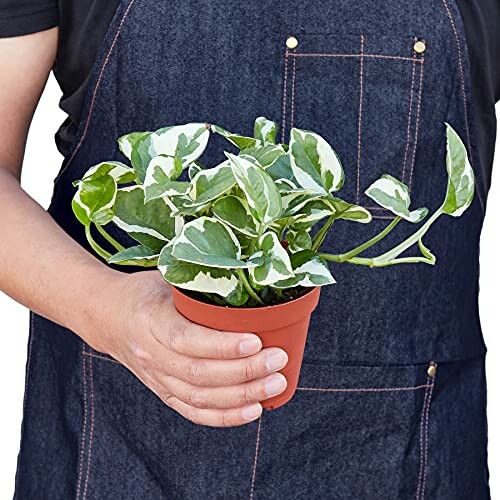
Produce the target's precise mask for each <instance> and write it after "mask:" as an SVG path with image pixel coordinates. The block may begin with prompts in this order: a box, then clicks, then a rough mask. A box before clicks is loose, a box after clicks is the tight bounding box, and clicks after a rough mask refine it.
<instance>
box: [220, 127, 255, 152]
mask: <svg viewBox="0 0 500 500" xmlns="http://www.w3.org/2000/svg"><path fill="white" fill-rule="evenodd" d="M212 131H213V132H214V133H216V134H219V135H221V136H222V137H224V138H225V139H227V140H228V141H229V142H230V143H231V144H233V145H234V146H236V147H237V148H238V149H241V150H243V149H247V148H253V147H255V146H261V145H262V143H261V142H260V141H259V140H258V139H255V138H253V137H244V136H242V135H239V134H233V133H231V132H228V131H227V130H225V129H223V128H222V127H219V126H218V125H212Z"/></svg>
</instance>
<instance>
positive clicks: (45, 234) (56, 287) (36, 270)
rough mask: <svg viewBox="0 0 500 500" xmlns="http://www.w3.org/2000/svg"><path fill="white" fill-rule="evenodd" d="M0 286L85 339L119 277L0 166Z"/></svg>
mask: <svg viewBox="0 0 500 500" xmlns="http://www.w3.org/2000/svg"><path fill="white" fill-rule="evenodd" d="M0 214H1V227H2V244H1V246H0V262H2V264H3V265H2V266H0V288H1V289H2V290H3V291H4V292H5V293H7V294H8V295H10V296H11V297H12V298H14V299H15V300H17V301H18V302H20V303H21V304H24V305H25V306H27V307H29V308H30V309H32V310H33V311H35V312H37V313H39V314H41V315H43V316H45V317H47V318H49V319H50V320H52V321H55V322H56V323H59V324H61V325H63V326H65V327H67V328H70V329H72V330H74V331H75V332H77V333H78V334H80V335H81V336H82V337H86V338H85V339H84V340H86V341H87V342H89V343H91V344H93V345H98V344H99V339H95V338H89V337H91V336H92V331H93V330H94V329H93V328H89V325H92V324H95V323H96V322H98V321H99V320H98V318H96V317H95V315H96V312H97V311H99V310H101V309H102V303H101V306H99V304H98V301H99V298H100V297H102V295H103V294H104V293H105V290H106V288H107V287H108V286H109V285H110V284H111V283H114V282H115V281H116V280H117V279H119V278H120V277H121V273H119V272H117V271H114V270H112V269H110V268H108V267H107V266H106V264H104V263H103V262H100V261H99V260H97V259H96V258H95V257H93V256H92V255H91V254H89V253H88V252H87V251H86V250H85V249H83V248H82V247H80V246H79V245H78V244H77V243H76V242H74V241H73V240H72V239H71V238H70V237H69V236H68V235H67V234H66V233H65V232H64V231H63V230H62V229H61V228H60V227H59V226H58V225H57V224H56V223H55V222H54V220H53V219H52V218H51V217H50V215H49V214H48V213H47V212H46V211H45V210H44V209H43V208H42V207H40V206H39V205H38V204H37V203H36V202H35V201H34V200H33V199H31V198H30V197H29V196H28V195H27V194H26V193H25V192H24V191H23V190H22V189H21V186H20V185H19V183H18V181H17V179H16V178H15V177H14V176H13V175H11V174H9V173H8V172H6V171H2V170H1V169H0Z"/></svg>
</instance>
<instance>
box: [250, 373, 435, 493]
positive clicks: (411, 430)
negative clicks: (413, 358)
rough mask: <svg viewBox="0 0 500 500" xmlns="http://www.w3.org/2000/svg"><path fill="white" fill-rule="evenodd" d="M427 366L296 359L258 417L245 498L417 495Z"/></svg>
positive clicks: (422, 475) (429, 379) (422, 474)
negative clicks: (281, 401) (287, 382)
mask: <svg viewBox="0 0 500 500" xmlns="http://www.w3.org/2000/svg"><path fill="white" fill-rule="evenodd" d="M431 366H434V365H419V366H386V367H363V366H360V367H353V366H338V367H331V366H320V365H307V364H306V365H304V366H303V369H302V373H301V379H300V382H299V389H298V391H297V393H296V395H295V397H294V399H293V400H292V401H291V402H290V403H288V404H287V405H285V406H284V407H283V408H281V409H278V410H276V411H273V412H266V413H265V414H264V416H263V418H262V421H261V429H260V436H259V442H258V446H257V448H258V449H257V452H256V466H255V470H254V473H255V474H254V475H255V478H254V485H253V492H252V494H253V497H254V498H255V499H259V498H262V499H263V498H332V499H334V498H335V499H343V500H345V499H356V500H360V499H368V498H377V499H378V498H380V499H382V498H383V499H384V500H388V499H399V498H410V497H411V498H415V496H416V498H417V499H419V498H423V491H424V489H425V482H426V468H427V467H426V465H427V459H428V456H427V455H428V453H427V450H428V427H429V417H430V407H431V402H432V393H433V389H434V380H435V375H436V373H435V370H436V368H435V367H433V368H431Z"/></svg>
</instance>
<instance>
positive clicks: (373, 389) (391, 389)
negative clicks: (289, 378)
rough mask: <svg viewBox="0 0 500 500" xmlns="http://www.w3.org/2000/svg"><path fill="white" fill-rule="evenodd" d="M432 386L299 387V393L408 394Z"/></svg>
mask: <svg viewBox="0 0 500 500" xmlns="http://www.w3.org/2000/svg"><path fill="white" fill-rule="evenodd" d="M430 388H431V384H429V383H427V384H423V385H417V386H415V387H366V388H365V387H360V388H353V389H347V388H346V389H341V388H335V387H333V388H323V387H297V390H298V391H309V392H336V393H339V392H340V393H342V392H408V391H418V390H420V389H426V391H427V390H429V389H430Z"/></svg>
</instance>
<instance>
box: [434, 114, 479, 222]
mask: <svg viewBox="0 0 500 500" xmlns="http://www.w3.org/2000/svg"><path fill="white" fill-rule="evenodd" d="M446 136H447V154H446V169H447V171H448V189H447V192H446V198H445V201H444V203H443V205H442V208H441V209H442V211H443V212H444V213H446V214H448V215H451V216H452V217H460V216H461V215H462V214H463V213H464V212H465V211H466V210H467V209H468V208H469V207H470V205H471V204H472V201H473V199H474V187H475V178H474V171H473V170H472V166H471V164H470V162H469V158H468V156H467V149H466V148H465V146H464V143H463V142H462V140H461V139H460V137H459V135H458V134H457V133H456V132H455V130H453V128H452V127H451V126H450V125H448V124H446Z"/></svg>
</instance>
